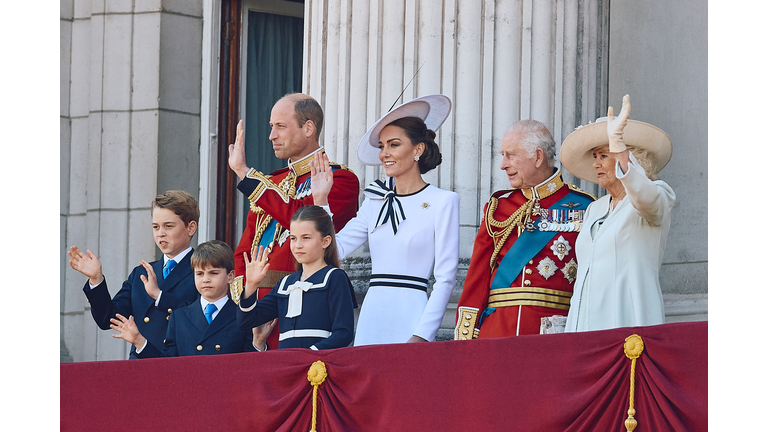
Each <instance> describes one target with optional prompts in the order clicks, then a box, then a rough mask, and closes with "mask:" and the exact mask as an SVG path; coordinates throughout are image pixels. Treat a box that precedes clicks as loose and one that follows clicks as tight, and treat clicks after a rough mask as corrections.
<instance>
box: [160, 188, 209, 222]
mask: <svg viewBox="0 0 768 432" xmlns="http://www.w3.org/2000/svg"><path fill="white" fill-rule="evenodd" d="M155 208H164V209H168V210H171V211H173V212H174V213H176V214H177V215H178V216H179V217H180V218H181V220H182V221H183V222H184V225H189V223H190V222H192V221H195V223H197V222H198V220H199V219H200V209H199V208H198V207H197V200H196V199H195V197H193V196H192V195H190V194H189V193H187V192H184V191H183V190H169V191H166V192H165V193H164V194H162V195H158V196H156V197H155V199H154V200H153V201H152V211H154V210H155Z"/></svg>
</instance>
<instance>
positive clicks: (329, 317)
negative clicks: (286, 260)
mask: <svg viewBox="0 0 768 432" xmlns="http://www.w3.org/2000/svg"><path fill="white" fill-rule="evenodd" d="M290 239H291V253H292V254H293V256H294V258H296V262H297V263H298V267H299V271H297V272H296V273H293V274H291V275H288V276H286V277H284V278H283V279H281V280H280V282H279V283H278V284H277V285H275V287H274V288H272V291H271V292H270V293H269V294H267V295H266V296H265V297H264V298H263V299H261V300H258V301H257V299H256V295H254V294H255V293H256V289H257V287H258V284H259V282H261V280H262V279H264V276H265V275H266V274H267V270H268V269H269V263H268V262H267V261H268V258H267V254H266V253H264V248H263V247H262V246H259V251H258V254H255V255H254V256H253V260H250V259H248V255H247V254H243V258H244V259H245V264H246V268H245V272H246V273H245V275H246V277H245V280H246V284H245V290H244V291H243V296H242V298H241V299H240V307H239V310H238V313H237V322H238V324H239V325H240V327H241V328H244V329H245V328H248V329H250V328H253V327H257V326H260V325H262V324H264V323H267V322H269V321H271V320H273V319H275V318H277V319H278V328H279V329H280V337H279V341H280V342H279V345H278V347H277V348H309V349H313V350H320V349H330V348H340V347H345V346H348V345H349V344H350V342H352V338H353V335H354V315H353V309H354V308H355V307H357V304H356V301H355V298H354V295H353V290H352V284H351V283H350V282H349V278H348V277H347V274H346V273H345V272H344V270H341V269H339V268H338V267H339V256H338V252H337V250H336V237H335V233H334V229H333V220H332V219H331V217H330V216H329V215H328V213H326V212H325V210H323V209H322V208H320V207H318V206H305V207H302V208H300V209H299V210H297V211H296V213H294V215H293V218H292V219H291V227H290ZM256 348H257V349H258V350H259V351H262V350H265V349H268V348H269V347H267V346H263V347H256ZM273 348H274V347H273Z"/></svg>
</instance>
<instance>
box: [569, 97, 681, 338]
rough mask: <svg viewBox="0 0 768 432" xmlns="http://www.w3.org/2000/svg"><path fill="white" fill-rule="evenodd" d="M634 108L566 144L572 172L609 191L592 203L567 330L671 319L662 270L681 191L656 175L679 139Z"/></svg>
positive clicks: (579, 242) (582, 129)
mask: <svg viewBox="0 0 768 432" xmlns="http://www.w3.org/2000/svg"><path fill="white" fill-rule="evenodd" d="M629 111H630V104H629V95H626V96H624V100H623V102H622V108H621V112H620V113H619V116H618V117H616V118H614V117H613V108H612V107H609V108H608V117H607V121H602V120H603V119H599V120H598V121H596V122H595V123H592V124H590V125H587V126H584V127H580V128H578V129H577V130H576V131H574V132H573V133H572V134H571V135H569V136H568V138H566V140H565V141H564V142H563V146H562V149H561V156H560V157H561V161H562V163H563V166H564V167H565V168H566V169H567V170H568V171H569V172H571V173H572V174H574V175H575V176H577V177H579V178H581V179H584V180H588V181H591V182H593V183H597V184H599V185H600V186H601V187H603V188H605V190H606V191H607V192H608V194H607V195H605V196H603V197H602V198H600V199H598V200H597V201H595V202H593V203H592V204H590V205H589V207H588V208H587V211H586V214H585V215H584V225H583V227H582V228H581V232H580V233H579V236H578V238H577V240H576V260H577V263H578V272H577V275H576V283H575V285H574V290H573V297H572V298H571V308H570V310H569V312H568V319H567V321H566V327H565V331H567V332H574V331H591V330H604V329H611V328H618V327H632V326H647V325H656V324H663V323H664V301H663V299H662V294H661V287H660V285H659V269H660V267H661V263H662V258H663V257H664V249H665V247H666V243H667V234H668V233H669V226H670V221H671V212H672V207H673V206H674V204H675V193H674V191H673V190H672V188H671V187H670V186H669V185H668V184H667V183H665V182H664V181H661V180H658V177H657V173H658V172H659V171H661V169H662V168H663V167H664V166H665V165H666V164H667V162H669V159H670V158H671V156H672V144H671V142H670V141H669V137H668V136H667V134H666V133H664V132H663V131H662V130H661V129H659V128H656V127H655V126H652V125H650V124H647V123H642V122H638V121H630V120H628V117H629ZM606 129H607V133H606ZM625 141H626V143H625Z"/></svg>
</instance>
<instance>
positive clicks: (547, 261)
mask: <svg viewBox="0 0 768 432" xmlns="http://www.w3.org/2000/svg"><path fill="white" fill-rule="evenodd" d="M536 270H538V271H539V274H540V275H541V276H543V277H544V279H549V278H550V277H552V275H554V274H555V272H556V271H557V264H556V263H555V262H554V261H552V258H550V257H546V258H544V259H543V260H541V261H539V265H537V266H536Z"/></svg>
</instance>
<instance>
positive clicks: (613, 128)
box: [606, 95, 631, 153]
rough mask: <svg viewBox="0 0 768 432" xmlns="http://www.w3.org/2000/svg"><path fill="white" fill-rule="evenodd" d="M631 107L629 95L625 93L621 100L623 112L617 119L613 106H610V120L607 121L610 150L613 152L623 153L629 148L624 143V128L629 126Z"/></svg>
mask: <svg viewBox="0 0 768 432" xmlns="http://www.w3.org/2000/svg"><path fill="white" fill-rule="evenodd" d="M630 109H631V105H630V104H629V95H624V98H623V99H622V101H621V112H619V116H618V117H616V118H615V119H614V117H613V107H612V106H609V107H608V121H607V122H606V123H608V150H609V151H610V152H611V153H621V152H623V151H624V150H626V149H627V146H626V145H624V128H625V127H626V126H627V119H628V118H629V110H630Z"/></svg>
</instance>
